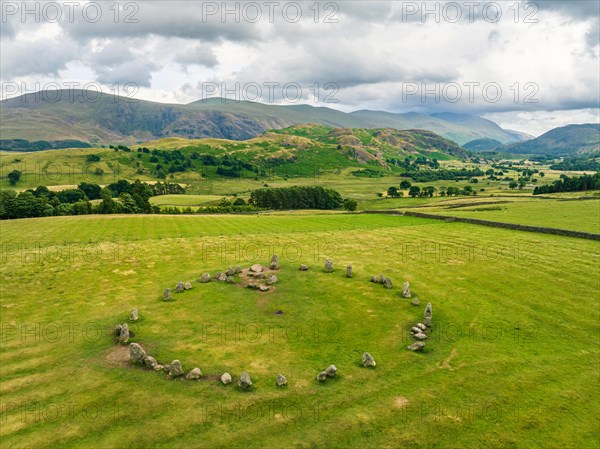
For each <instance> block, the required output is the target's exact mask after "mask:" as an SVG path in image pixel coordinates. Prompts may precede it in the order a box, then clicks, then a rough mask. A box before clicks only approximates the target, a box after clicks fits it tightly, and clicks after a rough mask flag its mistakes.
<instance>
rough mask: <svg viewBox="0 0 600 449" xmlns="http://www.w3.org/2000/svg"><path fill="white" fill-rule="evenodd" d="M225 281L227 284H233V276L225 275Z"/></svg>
mask: <svg viewBox="0 0 600 449" xmlns="http://www.w3.org/2000/svg"><path fill="white" fill-rule="evenodd" d="M225 282H227V283H228V284H235V279H234V278H233V276H227V279H225Z"/></svg>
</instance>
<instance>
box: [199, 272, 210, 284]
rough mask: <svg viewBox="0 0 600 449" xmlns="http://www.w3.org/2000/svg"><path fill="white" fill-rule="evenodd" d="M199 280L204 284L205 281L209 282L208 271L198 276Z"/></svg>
mask: <svg viewBox="0 0 600 449" xmlns="http://www.w3.org/2000/svg"><path fill="white" fill-rule="evenodd" d="M200 282H201V283H202V284H206V283H207V282H210V273H204V274H203V275H202V276H200Z"/></svg>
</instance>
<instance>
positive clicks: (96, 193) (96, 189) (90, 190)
mask: <svg viewBox="0 0 600 449" xmlns="http://www.w3.org/2000/svg"><path fill="white" fill-rule="evenodd" d="M77 188H78V189H79V190H82V191H83V193H85V196H87V197H88V200H97V199H100V191H101V190H102V187H100V186H99V185H98V184H90V183H87V182H82V183H81V184H79V185H78V186H77Z"/></svg>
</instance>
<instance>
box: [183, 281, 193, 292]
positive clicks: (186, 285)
mask: <svg viewBox="0 0 600 449" xmlns="http://www.w3.org/2000/svg"><path fill="white" fill-rule="evenodd" d="M183 288H184V289H186V290H191V289H192V283H191V282H186V283H185V284H183Z"/></svg>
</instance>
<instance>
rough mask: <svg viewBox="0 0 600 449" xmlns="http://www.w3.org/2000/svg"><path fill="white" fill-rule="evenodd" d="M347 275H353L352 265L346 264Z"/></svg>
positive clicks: (349, 276)
mask: <svg viewBox="0 0 600 449" xmlns="http://www.w3.org/2000/svg"><path fill="white" fill-rule="evenodd" d="M346 277H347V278H351V277H352V265H346Z"/></svg>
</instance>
